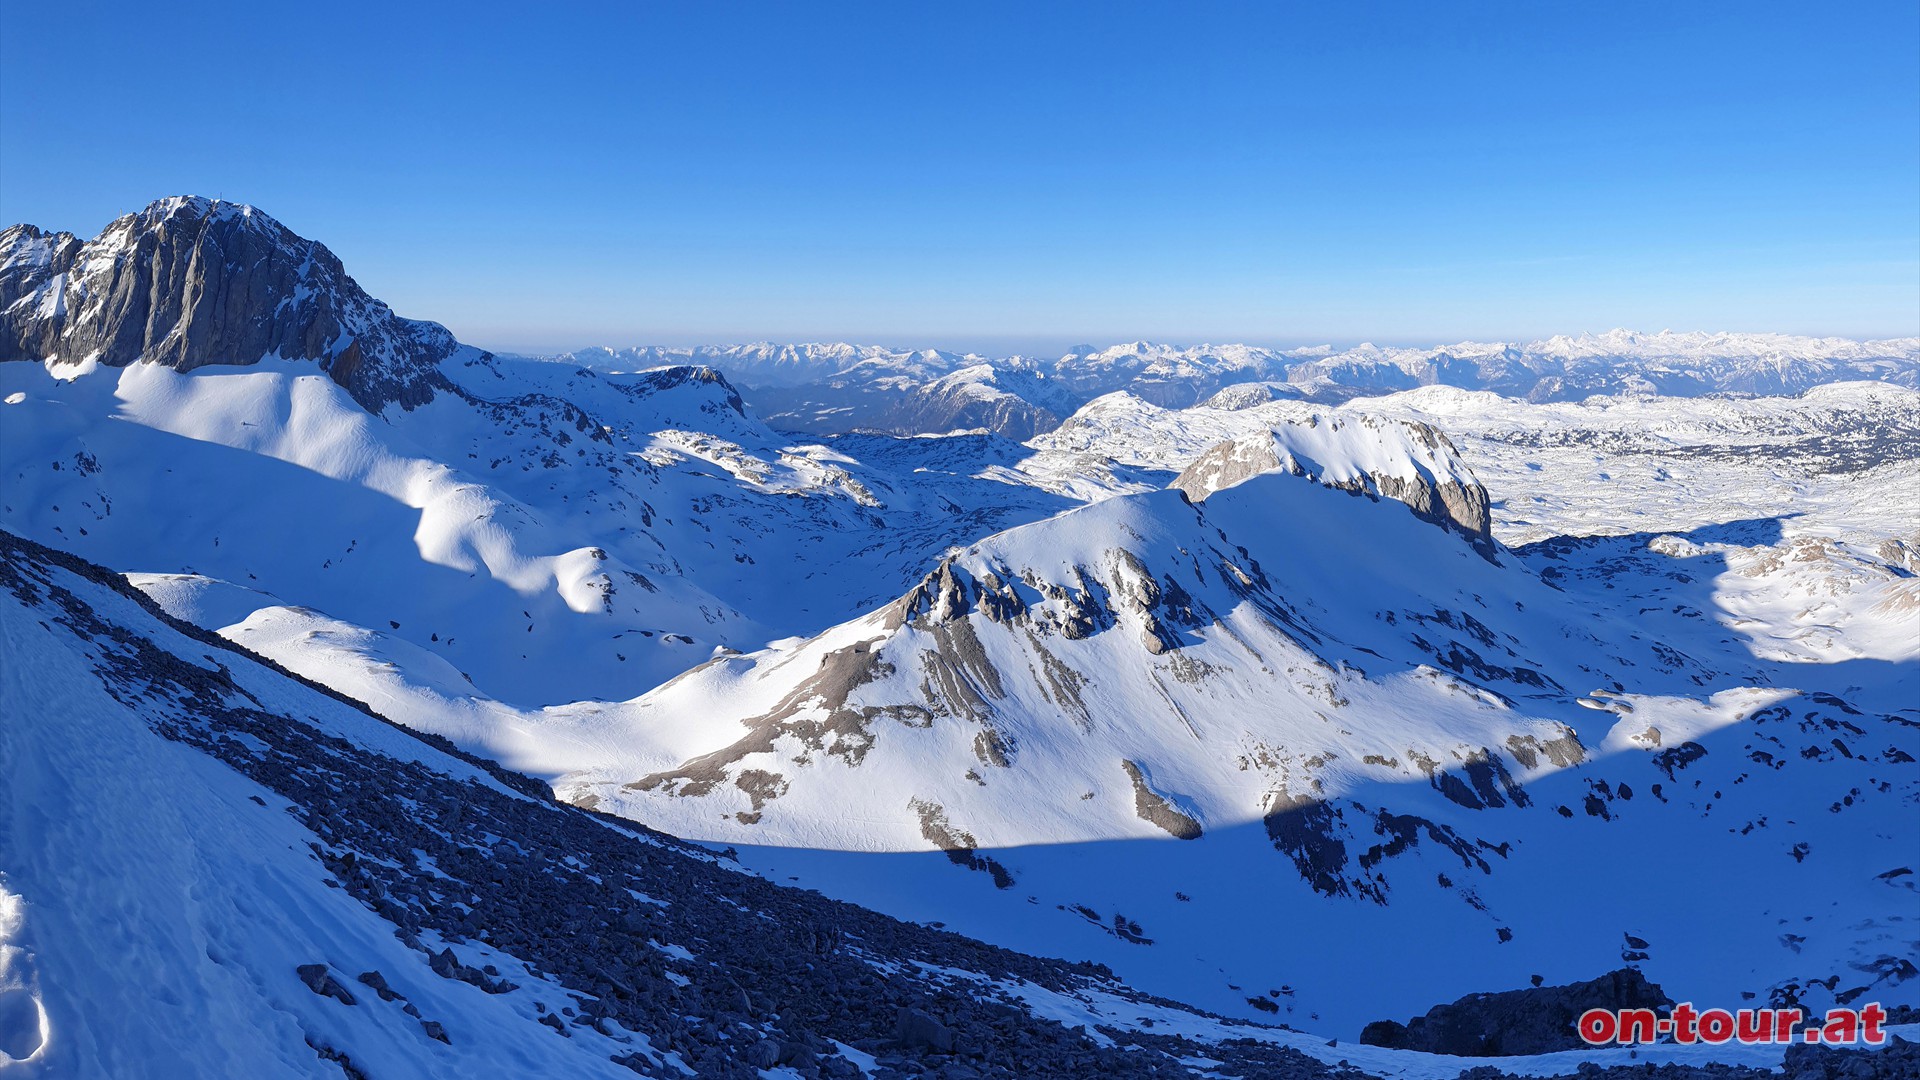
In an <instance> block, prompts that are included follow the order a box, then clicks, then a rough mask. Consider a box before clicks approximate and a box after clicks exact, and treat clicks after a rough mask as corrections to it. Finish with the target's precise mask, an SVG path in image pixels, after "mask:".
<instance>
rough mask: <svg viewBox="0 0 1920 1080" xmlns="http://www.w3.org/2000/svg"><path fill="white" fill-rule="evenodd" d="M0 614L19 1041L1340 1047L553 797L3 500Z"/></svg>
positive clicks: (1008, 1061) (794, 1066)
mask: <svg viewBox="0 0 1920 1080" xmlns="http://www.w3.org/2000/svg"><path fill="white" fill-rule="evenodd" d="M0 641H4V644H5V649H6V656H7V666H8V677H7V679H6V680H5V681H4V683H0V705H3V706H4V713H5V715H6V716H7V717H8V722H7V723H6V724H5V725H0V767H4V769H5V775H6V777H7V780H8V783H7V786H6V794H5V797H4V798H0V866H3V867H4V875H3V876H0V1068H6V1067H23V1072H24V1074H25V1075H29V1076H34V1075H44V1076H114V1077H164V1078H173V1077H180V1076H249V1077H266V1076H315V1077H338V1076H341V1075H343V1074H344V1075H346V1076H349V1077H362V1076H420V1077H426V1076H436V1077H438V1076H444V1077H471V1076H560V1075H566V1076H598V1077H620V1076H634V1075H640V1076H658V1077H685V1076H700V1077H734V1078H749V1077H761V1076H769V1075H772V1076H787V1077H795V1076H813V1077H830V1078H851V1077H859V1076H873V1075H885V1074H886V1073H885V1072H883V1071H882V1070H896V1069H910V1070H914V1071H917V1070H918V1069H919V1068H921V1067H926V1066H931V1067H933V1068H941V1067H946V1068H947V1069H948V1070H949V1074H951V1073H952V1072H953V1070H954V1069H955V1068H956V1067H959V1068H965V1069H966V1070H967V1071H968V1072H969V1073H971V1074H972V1075H975V1076H1001V1077H1006V1076H1014V1075H1020V1076H1034V1075H1055V1076H1088V1077H1093V1076H1101V1077H1107V1076H1113V1077H1128V1076H1140V1077H1145V1076H1195V1075H1198V1070H1197V1069H1196V1068H1195V1067H1194V1066H1192V1065H1191V1064H1189V1062H1190V1061H1191V1060H1192V1059H1193V1058H1194V1057H1195V1056H1196V1055H1198V1056H1200V1057H1202V1058H1206V1059H1215V1060H1217V1059H1225V1060H1226V1061H1229V1062H1232V1063H1233V1064H1234V1065H1235V1066H1236V1067H1237V1068H1236V1071H1237V1072H1241V1073H1243V1074H1246V1075H1252V1074H1256V1073H1262V1072H1264V1073H1265V1074H1266V1075H1282V1074H1284V1075H1289V1076H1300V1077H1320V1076H1331V1075H1333V1074H1334V1070H1333V1069H1331V1068H1329V1067H1328V1065H1326V1064H1322V1063H1321V1062H1319V1061H1317V1060H1315V1059H1314V1058H1313V1057H1310V1056H1308V1055H1307V1054H1305V1053H1303V1052H1301V1050H1299V1049H1297V1048H1296V1044H1302V1045H1313V1042H1312V1041H1311V1040H1308V1039H1304V1038H1298V1037H1293V1036H1290V1035H1289V1034H1287V1033H1282V1032H1277V1031H1274V1032H1267V1033H1260V1034H1261V1035H1263V1036H1265V1037H1258V1038H1255V1039H1245V1038H1243V1037H1242V1034H1243V1033H1242V1032H1241V1031H1240V1030H1238V1029H1233V1028H1229V1027H1226V1026H1225V1025H1222V1024H1221V1023H1220V1022H1219V1021H1218V1020H1217V1019H1215V1018H1212V1017H1208V1016H1206V1015H1204V1014H1199V1013H1196V1012H1193V1011H1191V1010H1184V1009H1181V1008H1180V1007H1178V1006H1175V1005H1173V1004H1172V1003H1170V1002H1165V1001H1160V1000H1156V999H1154V998H1151V997H1149V996H1147V995H1143V994H1141V993H1139V992H1137V991H1135V990H1132V989H1131V988H1129V987H1126V986H1124V985H1123V984H1120V983H1118V982H1116V981H1115V980H1114V979H1113V978H1112V977H1111V975H1110V974H1109V973H1106V972H1102V971H1099V970H1097V969H1094V968H1090V967H1088V966H1085V965H1071V964H1064V963H1060V962H1058V961H1048V960H1040V959H1035V958H1033V957H1029V956H1023V955H1020V954H1018V953H1012V952H1009V951H1007V950H1004V949H996V948H992V947H989V946H985V945H981V944H979V943H977V942H973V941H969V940H967V939H965V938H962V937H959V936H957V935H954V934H951V933H944V932H941V931H939V930H937V929H929V928H926V927H922V926H917V925H913V924H911V923H900V922H895V921H893V920H890V919H886V918H884V917H882V916H878V915H874V914H872V913H870V912H867V911H863V910H861V909H859V908H856V907H853V906H851V905H847V904H842V903H836V902H833V901H830V900H827V899H825V898H823V897H820V896H819V895H817V894H814V893H808V892H802V891H800V890H797V889H789V888H781V887H779V886H775V885H772V884H770V883H768V882H766V881H764V880H762V879H760V878H756V877H753V876H751V875H749V874H745V873H742V872H740V871H739V870H738V869H737V868H736V867H734V866H733V865H731V864H730V863H729V862H727V861H726V860H723V859H720V858H717V857H716V856H714V855H713V854H712V853H709V852H706V851H703V850H700V849H697V848H694V847H692V846H690V845H686V844H682V843H679V842H677V841H674V840H672V839H671V838H669V837H664V836H661V835H659V834H657V833H653V832H650V831H648V830H645V829H641V828H638V827H636V826H632V825H629V824H624V823H620V822H616V821H614V820H612V819H608V818H605V817H599V816H595V815H592V814H588V813H585V812H582V811H578V810H573V809H571V808H568V807H564V806H560V805H557V804H555V803H553V802H552V801H551V800H550V798H549V797H548V796H546V795H545V793H544V792H543V791H542V790H541V788H540V786H539V785H538V784H533V783H531V782H529V781H527V780H526V779H525V778H524V777H519V776H516V775H514V774H511V773H508V772H505V771H503V770H501V769H499V768H498V767H497V766H493V765H491V764H490V763H487V762H484V761H479V760H475V759H472V758H469V757H466V756H464V755H461V754H459V753H458V752H457V751H454V750H453V749H452V748H451V747H449V746H448V745H447V744H445V743H444V742H441V741H438V740H432V739H422V738H419V737H417V736H414V735H411V734H409V733H407V732H405V731H402V730H397V729H395V728H394V727H393V726H391V725H390V724H388V723H387V722H386V721H384V720H383V719H382V718H380V717H379V716H377V715H375V714H372V713H370V712H369V711H368V710H367V709H366V707H365V706H364V705H361V704H360V703H358V702H355V701H352V700H350V699H347V698H344V697H341V696H340V695H338V694H335V693H333V692H331V691H329V690H328V689H326V688H325V687H322V686H318V685H316V684H312V683H306V682H302V681H299V680H297V679H295V678H293V677H291V676H289V675H287V674H286V673H285V672H283V671H281V670H278V669H276V668H274V667H272V666H270V665H268V664H265V663H263V662H262V661H260V659H259V658H258V657H256V656H254V655H252V654H250V653H247V652H245V651H243V650H241V649H239V648H238V647H236V646H234V645H231V644H229V643H228V642H226V641H223V640H222V639H220V638H218V637H214V636H212V635H209V634H206V633H204V632H203V631H199V630H198V629H197V628H194V627H191V626H188V625H186V624H181V623H175V622H172V621H171V620H169V619H168V618H167V617H166V616H165V615H163V614H161V613H160V612H159V611H158V610H157V609H155V608H154V607H153V605H152V604H151V602H150V601H147V600H146V599H145V598H144V597H143V596H142V595H141V594H140V593H138V592H137V591H135V590H133V589H132V588H131V587H129V586H128V585H127V584H126V582H125V581H124V580H123V579H121V578H120V577H119V576H118V575H116V574H113V573H112V572H111V571H107V570H104V569H103V568H100V567H97V566H92V565H90V564H87V563H85V562H82V561H80V560H77V559H74V558H72V557H71V556H66V555H63V554H61V553H59V552H55V551H51V550H49V549H45V548H42V547H40V546H38V545H35V544H32V543H30V542H27V541H22V540H20V539H18V538H16V537H14V536H12V535H11V534H8V533H4V532H0ZM1095 1003H1097V1005H1096V1004H1095ZM1089 1022H1091V1025H1093V1026H1089ZM1097 1028H1105V1029H1106V1031H1111V1032H1112V1034H1111V1035H1110V1034H1107V1033H1106V1032H1105V1031H1101V1030H1097ZM1156 1028H1157V1029H1158V1030H1157V1031H1156V1030H1155V1029H1156ZM1115 1035H1117V1036H1118V1038H1117V1039H1116V1038H1115V1037H1114V1036H1115ZM1228 1040H1233V1042H1234V1045H1232V1046H1223V1045H1222V1044H1223V1043H1226V1042H1227V1041H1228ZM1320 1049H1321V1050H1322V1051H1323V1056H1330V1055H1325V1054H1324V1049H1325V1048H1320ZM1016 1053H1017V1055H1018V1057H1017V1059H1016V1057H1015V1055H1016ZM1398 1056H1399V1057H1403V1058H1410V1059H1418V1058H1419V1057H1421V1056H1422V1055H1398ZM1376 1057H1378V1058H1379V1059H1380V1060H1383V1061H1391V1060H1393V1059H1394V1058H1395V1057H1396V1055H1394V1054H1392V1053H1386V1052H1383V1053H1379V1054H1376ZM9 1071H12V1070H11V1068H9ZM893 1075H899V1073H898V1072H894V1073H893Z"/></svg>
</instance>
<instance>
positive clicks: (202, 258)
mask: <svg viewBox="0 0 1920 1080" xmlns="http://www.w3.org/2000/svg"><path fill="white" fill-rule="evenodd" d="M460 351H461V346H460V344H459V343H458V342H456V341H455V340H454V339H453V335H452V334H450V333H448V332H447V330H446V328H445V327H443V326H440V325H438V324H436V323H428V322H416V321H414V320H411V319H402V318H399V317H397V316H396V315H394V314H393V312H392V311H391V310H389V309H388V307H387V305H385V304H383V303H381V302H380V301H378V300H375V299H374V298H372V297H370V296H368V295H367V294H366V292H365V291H364V290H362V289H361V288H360V286H359V285H357V284H355V283H354V280H353V279H352V278H350V277H348V276H347V273H346V270H345V268H344V267H342V266H341V264H340V260H339V259H338V258H336V257H335V256H334V254H333V252H331V251H328V250H327V249H326V247H325V246H324V245H322V244H318V243H315V242H314V241H311V240H306V239H303V238H301V237H299V236H296V235H294V234H293V233H292V232H291V231H290V230H288V229H287V228H286V226H284V225H281V224H280V223H279V222H277V221H275V220H273V219H272V218H270V217H268V216H267V215H265V214H262V213H260V212H258V211H256V210H254V209H253V208H252V207H250V206H241V205H238V204H235V203H225V202H217V201H215V200H212V199H204V198H192V197H188V198H172V199H162V200H160V201H159V202H156V203H154V204H152V205H151V206H148V207H147V208H146V209H145V210H142V211H140V212H139V213H137V214H127V215H125V216H123V217H120V218H117V219H115V220H114V221H113V222H112V223H111V224H109V225H108V226H107V227H106V229H105V231H103V232H102V233H101V234H100V235H99V236H97V237H95V238H94V239H92V240H88V241H85V242H82V241H80V240H79V239H78V238H76V237H75V236H74V235H73V234H72V233H64V232H63V233H48V232H45V231H43V230H41V229H38V228H35V227H34V226H32V225H15V226H13V227H12V228H10V229H8V230H6V231H5V232H4V233H0V361H7V360H45V361H49V362H51V363H53V364H56V365H66V366H76V365H83V364H93V363H99V364H104V365H106V366H109V367H125V366H127V365H128V364H132V363H134V362H136V361H146V362H149V363H158V364H164V365H166V366H168V367H171V368H173V369H174V370H177V371H186V370H190V369H192V368H196V367H200V366H202V365H205V364H242V365H245V364H254V363H258V362H259V361H261V360H265V359H268V358H279V359H285V360H312V361H317V362H318V364H319V367H320V369H321V370H322V371H324V372H326V373H327V375H328V376H329V377H330V378H332V379H333V381H334V382H336V383H338V384H339V385H340V386H343V387H345V388H346V389H347V391H348V392H349V393H351V394H352V395H353V397H354V400H356V401H358V402H359V403H360V404H361V405H364V406H365V407H366V408H367V409H368V410H370V411H373V412H379V411H380V410H381V409H383V408H385V407H386V406H387V405H389V404H398V405H400V406H401V407H402V408H412V407H414V406H417V405H420V404H424V403H425V402H426V401H428V400H430V399H431V398H432V397H433V395H434V393H435V391H437V390H446V389H450V387H449V386H448V385H447V383H446V382H445V380H444V379H443V378H442V376H441V375H440V372H439V365H440V364H441V362H443V361H445V360H447V359H449V358H450V357H453V356H454V354H455V353H457V352H460ZM465 351H466V352H467V353H468V354H472V353H473V352H475V350H471V349H468V350H465Z"/></svg>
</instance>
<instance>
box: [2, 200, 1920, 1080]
mask: <svg viewBox="0 0 1920 1080" xmlns="http://www.w3.org/2000/svg"><path fill="white" fill-rule="evenodd" d="M0 258H3V259H4V261H3V262H0V635H3V638H4V649H3V650H0V777H4V779H5V785H4V788H3V789H0V1071H9V1072H11V1071H12V1070H14V1069H18V1070H24V1071H22V1073H21V1074H22V1075H26V1076H37V1075H45V1076H60V1077H65V1076H115V1077H120V1076H129V1077H137V1076H154V1077H174V1076H186V1075H191V1076H319V1077H329V1076H348V1077H389V1076H455V1075H460V1076H494V1075H504V1076H528V1075H559V1074H563V1073H564V1074H568V1075H576V1074H577V1075H591V1076H631V1075H642V1076H655V1077H694V1076H698V1077H709V1076H712V1077H740V1078H752V1077H785V1078H805V1080H816V1078H835V1080H842V1078H846V1080H851V1078H854V1077H868V1078H874V1080H882V1078H885V1080H897V1078H903V1077H916V1076H918V1077H933V1078H942V1080H968V1078H973V1080H978V1078H984V1077H994V1078H1013V1077H1049V1078H1050V1077H1125V1076H1140V1077H1147V1076H1155V1077H1189V1076H1190V1077H1210V1078H1226V1077H1235V1078H1246V1080H1254V1078H1266V1077H1300V1078H1310V1077H1330V1078H1331V1077H1383V1078H1384V1077H1395V1078H1434V1080H1439V1078H1447V1080H1452V1078H1454V1077H1458V1076H1460V1075H1461V1074H1462V1073H1463V1072H1467V1071H1469V1070H1473V1071H1472V1072H1471V1075H1473V1076H1474V1077H1476V1078H1486V1080H1491V1078H1495V1077H1507V1076H1529V1077H1535V1076H1573V1075H1579V1076H1620V1077H1626V1076H1654V1077H1662V1078H1668V1080H1681V1078H1692V1077H1708V1076H1711V1077H1759V1076H1772V1075H1780V1070H1782V1069H1784V1070H1785V1071H1786V1073H1787V1074H1789V1075H1793V1076H1806V1077H1815V1076H1817V1077H1838V1076H1848V1077H1854V1076H1859V1077H1875V1076H1885V1077H1894V1076H1910V1075H1914V1074H1915V1072H1916V1070H1920V1059H1916V1057H1915V1044H1914V1041H1913V1040H1914V1039H1915V1037H1916V1030H1917V1029H1916V1026H1915V1022H1916V1020H1917V1019H1920V1017H1916V1014H1915V1012H1914V1010H1915V1008H1916V1007H1920V969H1917V968H1916V961H1920V891H1916V888H1917V886H1916V873H1917V872H1920V861H1917V860H1920V855H1916V853H1915V850H1914V843H1913V837H1914V831H1913V823H1914V821H1915V820H1916V811H1917V810H1920V576H1917V575H1920V388H1917V386H1920V339H1903V340H1896V341H1879V342H1854V341H1842V340H1837V339H1811V338H1792V337H1783V336H1777V335H1710V334H1670V333H1663V334H1649V335H1639V334H1629V333H1624V332H1615V333H1611V334H1605V335H1597V336H1582V337H1565V338H1553V339H1549V340H1547V341H1541V342H1533V343H1528V344H1510V345H1509V344H1502V345H1474V344H1463V345H1457V346H1450V347H1447V348H1442V349H1402V348H1377V347H1374V346H1361V347H1357V348H1353V349H1339V350H1336V349H1332V348H1316V349H1294V350H1276V349H1266V348H1259V347H1253V346H1218V347H1216V346H1201V347H1194V348H1173V347H1166V346H1156V345H1147V344H1133V345H1123V346H1115V347H1112V348H1096V347H1092V346H1088V347H1082V348H1075V349H1073V350H1070V351H1068V352H1067V353H1066V354H1064V355H1063V356H1061V357H1058V358H1055V359H1045V360H1043V359H1038V358H1030V357H1000V358H994V357H983V356H973V355H961V354H954V353H947V352H940V351H937V350H894V349H887V348H880V347H873V346H851V345H751V346H727V347H700V348H665V347H660V348H652V347H649V348H639V349H618V350H616V349H591V350H582V351H578V352H575V353H571V354H567V355H564V356H558V357H525V356H511V355H501V354H495V353H490V352H487V351H485V350H482V349H478V348H473V347H470V346H466V345H462V344H461V343H459V342H458V341H456V340H455V339H454V337H453V336H452V334H451V333H449V332H448V331H447V330H445V329H444V328H442V327H440V326H438V325H436V324H433V323H427V322H418V321H413V320H409V319H403V318H400V317H398V316H396V315H394V314H393V313H392V312H391V311H390V310H389V309H388V308H387V306H386V305H385V304H383V303H381V302H379V301H377V300H375V299H373V298H371V297H369V296H368V295H367V294H366V293H365V292H364V291H362V290H361V289H360V288H359V286H357V285H356V284H355V283H354V281H353V279H352V278H351V277H349V276H348V275H347V273H346V270H345V268H344V267H343V266H342V265H341V263H340V261H339V260H338V259H337V258H336V257H334V256H333V255H332V254H331V253H330V252H329V251H328V250H327V249H326V248H325V247H324V246H322V245H321V244H319V243H317V242H315V241H312V240H307V239H304V238H302V237H300V236H298V235H296V234H295V233H294V232H292V231H290V230H289V229H288V228H287V227H285V226H283V225H281V224H280V223H278V222H276V221H274V220H273V219H272V218H270V217H268V216H267V215H265V214H263V213H261V212H259V211H257V210H254V209H253V208H251V207H246V206H241V205H237V204H232V203H225V202H219V201H215V200H208V199H200V198H174V199H164V200H161V201H160V202H157V203H154V204H153V205H151V206H149V207H147V208H146V209H145V210H143V211H140V212H138V213H135V214H129V215H126V216H124V217H121V218H119V219H117V220H116V221H114V222H113V223H112V224H110V225H109V226H108V227H107V228H106V230H105V231H104V232H103V233H102V234H101V235H100V236H99V237H97V238H94V239H92V240H81V239H79V238H76V237H74V236H72V235H69V234H65V233H48V232H45V231H43V230H41V229H38V228H35V227H33V226H28V225H18V226H15V227H13V228H11V229H8V230H7V231H6V232H5V233H4V234H0ZM1679 1002H1692V1003H1694V1004H1695V1005H1696V1006H1698V1007H1700V1008H1710V1007H1724V1008H1729V1009H1734V1008H1742V1007H1754V1006H1759V1007H1768V1006H1777V1007H1798V1008H1801V1009H1804V1010H1807V1011H1809V1012H1816V1011H1819V1010H1825V1009H1827V1008H1829V1007H1833V1006H1843V1005H1854V1006H1857V1005H1860V1004H1863V1003H1867V1002H1876V1003H1881V1004H1883V1005H1884V1006H1885V1007H1886V1009H1887V1010H1888V1012H1889V1014H1890V1015H1891V1018H1892V1021H1891V1022H1892V1024H1893V1028H1892V1030H1893V1032H1894V1035H1895V1038H1894V1040H1893V1041H1892V1042H1891V1044H1890V1045H1889V1046H1888V1047H1886V1048H1881V1049H1870V1048H1862V1049H1838V1048H1832V1049H1829V1048H1820V1047H1811V1046H1805V1045H1800V1046H1794V1047H1792V1048H1788V1047H1785V1046H1782V1045H1779V1044H1772V1045H1740V1044H1738V1043H1734V1042H1728V1043H1724V1044H1707V1043H1694V1044H1691V1045H1681V1044H1677V1043H1674V1042H1663V1043H1660V1044H1657V1045H1649V1046H1641V1047H1638V1048H1628V1047H1620V1046H1614V1047H1588V1046H1585V1045H1584V1044H1582V1043H1580V1042H1579V1040H1578V1039H1577V1038H1575V1037H1574V1036H1573V1032H1572V1029H1571V1027H1570V1021H1569V1017H1570V1016H1572V1015H1577V1012H1578V1011H1579V1010H1581V1009H1584V1008H1587V1007H1594V1006H1607V1007H1639V1006H1643V1005H1644V1006H1645V1007H1649V1008H1659V1009H1666V1008H1669V1007H1671V1006H1672V1005H1673V1004H1674V1003H1679Z"/></svg>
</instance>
